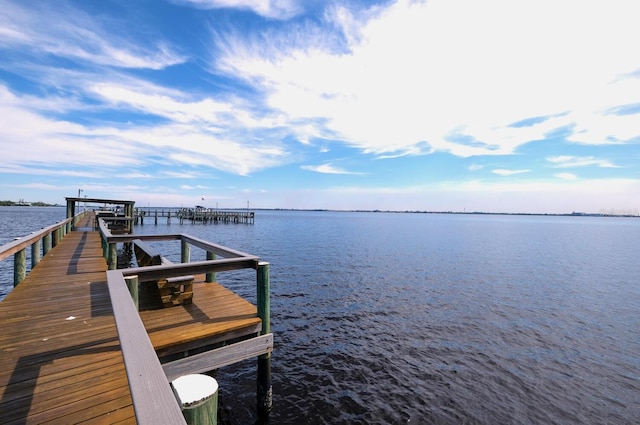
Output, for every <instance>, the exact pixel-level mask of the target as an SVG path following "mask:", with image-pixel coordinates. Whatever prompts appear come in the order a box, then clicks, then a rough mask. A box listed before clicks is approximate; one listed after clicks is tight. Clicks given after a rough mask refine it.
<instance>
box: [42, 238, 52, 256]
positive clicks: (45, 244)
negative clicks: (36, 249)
mask: <svg viewBox="0 0 640 425" xmlns="http://www.w3.org/2000/svg"><path fill="white" fill-rule="evenodd" d="M49 251H51V233H47V234H46V235H44V238H42V255H43V256H44V255H47V253H48V252H49Z"/></svg>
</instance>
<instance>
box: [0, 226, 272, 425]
mask: <svg viewBox="0 0 640 425" xmlns="http://www.w3.org/2000/svg"><path fill="white" fill-rule="evenodd" d="M93 222H94V216H93V214H90V215H88V216H86V217H85V218H83V222H81V223H78V224H76V230H74V231H72V232H70V233H69V234H67V235H66V236H65V237H64V239H62V241H60V242H59V243H58V244H57V245H56V246H55V248H53V249H52V250H51V251H50V252H49V253H48V254H47V255H46V256H45V257H44V258H43V259H42V260H41V261H40V263H39V264H38V265H37V266H36V267H34V269H33V270H32V271H31V272H30V273H29V274H28V276H27V277H26V279H25V280H24V281H22V282H21V283H20V284H18V286H16V287H15V288H14V289H13V291H12V292H11V293H9V294H8V295H7V297H6V298H5V299H4V300H3V301H2V302H0V323H2V324H3V328H2V332H1V333H0V353H1V355H0V423H1V424H3V425H11V424H35V423H60V424H72V423H100V424H128V423H131V424H134V423H136V416H135V412H134V408H133V404H132V397H131V393H130V387H129V381H128V378H127V373H126V371H125V364H124V361H123V355H122V351H121V346H120V341H119V337H118V331H117V329H116V324H115V320H114V311H113V308H112V305H111V299H110V295H109V289H108V286H107V268H108V266H107V262H106V261H105V258H104V256H103V249H102V247H101V237H100V232H98V231H94V230H93V228H94V223H93ZM196 282H199V283H198V284H196V285H194V289H193V291H194V296H193V304H190V305H184V306H175V307H171V308H165V309H157V310H148V311H141V312H140V317H141V318H142V321H143V322H144V325H145V328H146V329H147V332H148V334H149V339H150V340H151V342H152V344H153V347H154V349H156V353H157V355H158V357H159V358H160V360H161V361H163V359H168V360H171V357H172V356H173V357H175V356H178V357H180V356H181V357H184V356H185V355H186V354H188V353H189V352H190V351H194V352H197V351H198V350H200V351H201V350H205V349H211V347H215V346H216V344H223V343H224V342H225V341H228V340H229V339H238V338H240V339H242V337H249V336H251V335H256V336H257V335H259V333H260V329H261V326H262V323H261V320H260V318H259V317H258V315H257V311H256V306H254V305H253V304H251V303H249V302H248V301H246V300H244V299H243V298H241V297H240V296H238V295H236V294H234V293H233V292H232V291H230V290H228V289H226V288H224V287H223V286H221V285H219V284H217V283H204V275H197V276H196ZM150 390H151V389H150Z"/></svg>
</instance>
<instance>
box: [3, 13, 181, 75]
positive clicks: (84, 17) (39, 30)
mask: <svg viewBox="0 0 640 425" xmlns="http://www.w3.org/2000/svg"><path fill="white" fill-rule="evenodd" d="M0 23H1V26H2V27H3V29H2V30H1V33H2V35H3V37H2V38H0V47H2V46H5V47H9V46H10V47H13V48H16V47H17V48H21V49H25V50H29V51H36V52H43V53H47V54H50V55H54V56H58V57H62V58H65V59H72V60H75V61H79V62H86V63H90V64H96V65H102V66H113V67H120V68H149V69H162V68H165V67H167V66H171V65H175V64H178V63H182V62H184V61H185V60H186V58H185V57H184V56H183V55H181V54H179V53H177V52H176V51H174V49H173V48H172V47H170V46H168V45H167V44H166V43H164V42H162V41H160V42H156V41H155V39H154V36H155V34H154V36H151V37H148V38H147V40H146V41H147V44H146V45H145V44H141V43H140V40H135V41H133V40H129V39H127V38H125V36H124V35H123V34H125V33H131V30H132V28H131V27H129V28H126V31H125V28H120V29H121V30H122V31H113V30H114V29H115V28H113V25H116V23H115V22H113V21H112V22H109V25H111V26H112V27H111V29H110V30H108V29H106V28H105V25H103V23H102V22H100V20H99V17H96V16H90V15H89V14H87V13H85V12H82V11H80V10H79V9H72V8H70V7H66V6H65V5H64V4H63V3H59V2H58V3H55V4H53V3H51V4H49V3H46V2H44V3H25V4H20V3H17V2H5V3H3V7H2V8H0Z"/></svg>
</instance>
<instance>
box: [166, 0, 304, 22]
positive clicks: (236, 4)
mask: <svg viewBox="0 0 640 425" xmlns="http://www.w3.org/2000/svg"><path fill="white" fill-rule="evenodd" d="M174 1H175V2H176V3H182V4H189V5H192V6H194V7H199V8H203V9H220V8H233V9H245V10H251V11H253V12H254V13H256V14H258V15H260V16H264V17H266V18H273V19H289V18H291V17H293V16H295V15H297V14H299V13H301V12H302V11H303V8H302V2H300V1H299V0H174Z"/></svg>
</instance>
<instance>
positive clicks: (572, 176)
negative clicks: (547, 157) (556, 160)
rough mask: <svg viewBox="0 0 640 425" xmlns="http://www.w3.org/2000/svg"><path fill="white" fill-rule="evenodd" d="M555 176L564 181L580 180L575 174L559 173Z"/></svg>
mask: <svg viewBox="0 0 640 425" xmlns="http://www.w3.org/2000/svg"><path fill="white" fill-rule="evenodd" d="M554 176H556V177H557V178H559V179H563V180H576V179H577V178H578V176H576V175H575V174H573V173H557V174H554Z"/></svg>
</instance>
